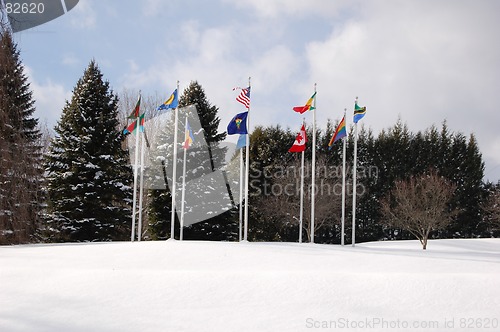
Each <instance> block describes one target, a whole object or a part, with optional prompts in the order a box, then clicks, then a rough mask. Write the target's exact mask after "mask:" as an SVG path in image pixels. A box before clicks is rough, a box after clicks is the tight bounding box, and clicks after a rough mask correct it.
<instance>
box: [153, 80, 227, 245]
mask: <svg viewBox="0 0 500 332" xmlns="http://www.w3.org/2000/svg"><path fill="white" fill-rule="evenodd" d="M189 105H195V106H196V114H194V113H190V112H187V111H186V112H181V111H180V112H179V120H178V123H179V126H178V127H179V131H178V132H177V135H178V136H177V137H178V141H179V144H180V145H181V144H182V142H183V140H184V124H185V119H186V116H188V121H189V123H190V125H191V127H192V129H193V132H194V134H195V143H194V144H193V146H192V147H191V148H190V149H189V153H188V158H187V170H188V171H187V173H186V183H188V182H190V181H192V180H196V179H200V178H202V177H210V176H211V174H213V173H214V172H220V171H221V170H222V168H223V166H224V160H225V154H226V149H225V148H223V147H221V146H220V142H221V141H223V140H224V139H225V138H226V133H225V132H223V133H219V132H218V127H219V124H220V118H219V117H218V116H217V113H218V110H219V109H218V107H217V106H215V105H211V103H210V102H209V100H208V98H207V96H206V94H205V91H204V89H203V87H202V86H201V85H200V84H199V83H198V82H196V81H194V82H191V84H190V85H189V86H188V87H187V88H186V89H185V90H184V92H183V94H182V96H181V97H180V99H179V107H180V110H182V107H185V106H189ZM195 117H197V118H198V119H199V125H200V126H201V128H196V123H197V122H198V121H197V119H195ZM166 128H167V129H166V130H165V131H164V132H163V133H162V135H161V137H160V138H159V144H158V145H159V147H158V150H159V151H160V150H162V149H163V150H165V151H163V153H158V154H159V155H160V154H162V155H163V156H165V155H166V160H165V165H167V167H171V164H170V165H168V164H169V162H168V161H169V160H170V159H171V158H172V156H170V155H169V154H166V151H167V150H168V149H167V147H168V146H171V145H172V143H173V139H172V136H173V135H172V131H173V130H172V128H173V124H172V123H169V124H168V125H167V126H166ZM202 134H203V137H202V136H201V135H202ZM203 141H205V142H206V145H205V144H203V143H202V142H203ZM180 145H179V146H180ZM177 148H178V147H177ZM160 152H161V151H160ZM207 152H208V153H207ZM182 157H183V150H182V149H179V150H178V160H177V183H181V182H182V178H181V176H182ZM223 174H224V173H223ZM218 182H220V181H218ZM165 189H166V190H168V191H169V190H170V189H169V188H165ZM177 189H178V191H177V197H178V198H180V192H181V189H182V188H180V186H178V187H177ZM199 189H201V188H199ZM220 189H222V190H226V188H220ZM171 197H172V196H171V194H170V192H166V191H165V190H163V189H155V190H152V191H150V198H151V204H150V206H149V214H150V218H151V219H150V222H149V226H150V232H151V234H152V237H153V238H155V239H163V238H165V237H166V236H167V234H169V233H170V218H171V216H170V213H171ZM177 201H179V200H177ZM207 203H208V202H206V201H204V199H203V198H202V197H200V200H199V201H198V204H199V205H198V206H190V207H189V210H190V211H200V210H203V209H207V206H206V204H207ZM212 203H217V204H224V205H226V204H227V202H226V203H222V202H212ZM229 205H231V206H232V204H229ZM176 208H177V210H180V206H177V207H176ZM210 212H211V211H208V212H207V213H210ZM208 216H209V215H207V217H208ZM235 217H236V215H235V211H234V210H229V211H227V212H225V213H222V214H219V215H216V216H215V217H212V218H207V219H206V220H205V221H202V222H197V223H195V224H192V225H190V226H188V227H185V229H184V239H198V240H234V239H235V238H236V234H237V226H236V222H235V221H236V219H237V218H235ZM176 229H177V227H176Z"/></svg>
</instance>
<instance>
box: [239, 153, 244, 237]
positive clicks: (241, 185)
mask: <svg viewBox="0 0 500 332" xmlns="http://www.w3.org/2000/svg"><path fill="white" fill-rule="evenodd" d="M243 176H244V168H243V148H240V211H239V212H240V227H239V241H240V242H241V240H242V236H243V234H242V233H243V232H242V227H243V181H244V180H243Z"/></svg>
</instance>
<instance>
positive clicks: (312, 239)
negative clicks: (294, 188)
mask: <svg viewBox="0 0 500 332" xmlns="http://www.w3.org/2000/svg"><path fill="white" fill-rule="evenodd" d="M314 93H315V94H316V83H314ZM315 196H316V96H314V110H313V141H312V177H311V243H314V205H315V202H314V200H315Z"/></svg>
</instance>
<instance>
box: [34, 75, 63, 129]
mask: <svg viewBox="0 0 500 332" xmlns="http://www.w3.org/2000/svg"><path fill="white" fill-rule="evenodd" d="M25 72H26V76H27V77H28V78H29V82H30V87H31V90H32V91H33V99H34V100H35V107H36V111H35V114H34V117H35V118H38V119H40V122H41V123H46V124H47V125H48V126H49V128H53V127H54V125H55V124H56V121H57V120H58V119H59V118H60V117H61V112H62V109H63V107H64V105H65V103H66V101H67V100H70V99H71V91H67V90H65V89H64V86H63V85H61V84H57V83H54V82H52V81H51V80H47V81H46V82H43V83H41V82H38V81H37V80H36V79H35V75H34V74H33V71H32V70H31V69H30V68H29V67H25Z"/></svg>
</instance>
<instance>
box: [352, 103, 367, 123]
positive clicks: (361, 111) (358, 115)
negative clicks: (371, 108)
mask: <svg viewBox="0 0 500 332" xmlns="http://www.w3.org/2000/svg"><path fill="white" fill-rule="evenodd" d="M365 114H366V107H359V106H358V102H356V103H355V104H354V118H353V122H354V123H358V121H359V120H361V119H362V118H363V117H364V116H365Z"/></svg>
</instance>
